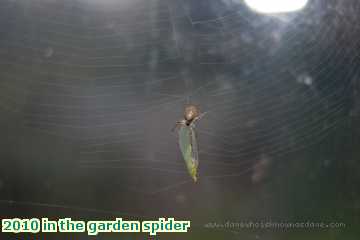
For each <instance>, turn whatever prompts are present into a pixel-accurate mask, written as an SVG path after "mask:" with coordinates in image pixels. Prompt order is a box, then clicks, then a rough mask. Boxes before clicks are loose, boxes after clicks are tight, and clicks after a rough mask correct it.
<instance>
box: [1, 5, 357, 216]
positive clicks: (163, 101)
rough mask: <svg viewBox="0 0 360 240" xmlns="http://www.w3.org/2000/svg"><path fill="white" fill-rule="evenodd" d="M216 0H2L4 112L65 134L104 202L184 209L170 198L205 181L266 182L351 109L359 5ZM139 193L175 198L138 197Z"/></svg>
mask: <svg viewBox="0 0 360 240" xmlns="http://www.w3.org/2000/svg"><path fill="white" fill-rule="evenodd" d="M206 2H208V1H206ZM214 2H216V4H215V3H214V4H213V5H212V4H210V5H209V6H208V7H207V8H208V9H210V10H209V11H205V10H204V11H203V10H199V9H204V8H206V4H205V2H204V1H196V3H194V1H185V0H184V1H180V0H179V1H160V0H159V1H156V0H152V1H143V0H138V1H121V2H120V3H113V2H109V6H111V7H105V6H104V5H101V4H96V2H86V1H40V0H37V1H31V3H29V2H28V1H4V2H2V3H1V4H0V9H1V10H0V11H1V14H0V16H1V23H0V24H2V27H1V30H0V31H1V39H0V44H1V48H0V54H1V56H2V57H1V60H0V64H1V69H2V70H1V73H0V75H1V83H0V86H1V94H0V105H1V111H2V113H1V114H2V115H4V116H5V115H6V116H9V117H8V119H5V120H3V121H6V120H9V119H13V118H16V119H17V120H18V121H16V122H15V123H14V124H16V126H17V127H18V128H21V129H23V131H24V132H26V133H27V134H36V135H37V136H41V139H43V140H44V139H46V140H44V141H50V142H51V141H55V142H58V141H66V146H67V148H66V149H67V151H68V152H67V154H64V156H61V157H63V158H69V160H64V163H61V162H55V160H53V161H52V162H54V164H55V166H56V167H59V169H60V170H59V171H60V172H61V173H65V174H66V173H67V172H69V174H70V175H71V179H73V180H74V179H75V180H78V181H79V182H78V183H76V184H75V185H76V187H74V189H77V190H73V191H80V192H82V191H81V186H82V185H85V186H86V187H85V188H86V189H87V190H84V191H92V189H91V186H93V185H96V184H97V185H98V186H99V185H100V186H103V188H104V190H102V191H100V190H98V191H100V193H101V194H102V197H103V199H102V200H101V202H102V203H105V204H110V206H111V207H110V209H112V208H115V206H116V207H117V208H121V209H124V210H127V209H130V210H132V211H134V212H136V211H140V213H134V215H137V214H140V215H141V214H142V212H145V213H146V214H148V215H157V214H159V215H161V213H162V212H166V213H167V214H169V213H170V214H173V213H174V212H173V211H172V210H171V204H170V203H166V199H167V198H170V199H173V201H174V199H175V201H178V202H184V201H186V200H187V199H191V197H189V195H191V194H195V193H196V192H197V191H199V190H197V189H198V188H202V189H205V190H201V191H202V192H203V191H209V190H208V189H209V188H210V187H209V186H213V185H215V186H217V188H218V189H221V188H222V187H225V188H228V185H229V183H232V185H234V184H233V183H234V182H235V183H239V184H241V182H244V181H245V182H252V183H253V184H256V183H257V182H259V181H260V182H261V181H262V179H263V178H264V177H265V175H266V173H267V172H268V171H269V169H270V167H274V166H276V165H277V164H287V163H288V162H289V161H290V160H291V158H289V157H288V156H293V155H291V154H296V152H298V151H302V150H303V149H306V148H311V147H312V146H317V144H319V143H320V142H322V141H323V140H324V139H326V138H327V137H328V136H329V135H331V134H332V133H333V132H334V131H335V130H336V129H337V128H338V127H341V126H343V125H344V123H346V121H347V120H348V119H349V117H350V113H351V101H352V90H353V85H354V81H355V80H354V79H355V77H356V76H357V74H358V68H357V67H356V64H357V59H358V55H357V52H356V51H355V50H356V49H358V47H359V46H358V42H357V41H355V40H354V41H349V39H354V38H355V36H356V34H357V31H358V29H357V27H356V24H355V23H356V18H354V19H352V18H350V17H346V18H345V17H344V16H343V15H344V14H345V13H344V12H346V11H352V10H353V9H358V3H357V2H356V4H355V3H354V4H353V5H349V7H344V5H342V4H341V3H336V2H335V1H334V2H332V1H327V2H326V3H325V1H313V2H312V3H311V5H310V6H308V7H307V8H306V10H305V11H303V12H300V13H294V14H289V15H281V16H262V15H257V14H255V13H253V12H251V11H250V10H249V9H247V8H246V6H245V5H244V4H242V3H241V2H240V3H239V2H231V1H224V2H222V1H214ZM320 8H321V9H324V10H323V11H320V12H319V11H318V9H320ZM199 11H200V12H201V14H200V13H199V14H197V13H198V12H199ZM330 14H333V15H331V16H335V18H331V19H330V18H329V17H328V16H329V15H330ZM351 16H353V15H351ZM329 66H331V67H329ZM349 66H350V68H349ZM189 102H190V103H194V104H196V105H198V106H199V107H200V108H201V110H202V111H206V112H208V114H207V115H206V116H205V117H204V118H203V119H201V121H200V122H199V123H198V124H197V127H196V131H197V136H198V141H199V148H200V152H199V156H200V166H199V171H200V174H199V180H200V182H199V184H195V185H194V184H193V183H192V180H191V178H190V177H189V176H188V173H187V171H186V168H185V164H184V162H183V160H182V158H181V154H180V151H179V148H178V143H177V138H176V134H171V132H170V130H171V128H172V126H173V125H174V123H175V122H176V121H177V120H179V119H180V118H181V117H182V111H183V107H184V105H185V104H186V103H189ZM59 139H64V140H59ZM48 145H49V146H51V144H48ZM55 148H56V147H55ZM53 157H54V159H57V160H56V161H62V160H60V158H61V157H60V158H58V157H57V156H53ZM48 165H49V163H48V164H47V165H46V166H48ZM64 168H66V169H69V170H68V171H67V170H66V169H64ZM70 169H71V170H70ZM56 176H57V177H60V176H58V175H56ZM69 177H70V176H69ZM49 179H51V178H50V177H49ZM49 181H52V180H49ZM98 188H99V187H97V189H98ZM100 188H101V187H100ZM116 192H118V193H116ZM97 193H98V192H97ZM113 198H114V199H115V200H114V199H113ZM142 198H146V201H147V202H149V204H150V203H156V202H157V201H159V200H160V204H164V208H165V210H164V211H160V210H158V208H155V210H154V211H151V210H149V209H146V210H144V209H142V208H141V207H139V208H140V209H141V210H140V209H139V208H137V209H135V210H134V209H133V207H131V205H132V204H134V199H136V201H138V204H139V205H141V200H140V199H142ZM120 199H121V201H122V202H121V205H120V207H119V206H117V205H118V204H116V203H115V202H116V201H120ZM63 200H64V202H69V203H71V204H74V202H72V201H70V200H68V199H65V198H64V199H63ZM83 201H84V199H81V201H79V202H80V203H79V204H78V205H81V204H82V202H83ZM15 202H16V201H15ZM19 202H20V201H19ZM25 202H26V201H25ZM89 202H90V203H89ZM89 202H87V203H85V204H84V205H87V204H88V205H91V201H89ZM188 202H189V201H188ZM32 203H33V204H36V202H35V201H33V202H32ZM158 204H159V203H158ZM187 204H190V203H187ZM39 205H41V204H39ZM51 206H52V205H51V204H49V207H51ZM54 206H55V205H54ZM56 206H63V205H56ZM64 206H66V205H64ZM175 212H177V211H175ZM146 214H145V215H146ZM177 214H179V213H177Z"/></svg>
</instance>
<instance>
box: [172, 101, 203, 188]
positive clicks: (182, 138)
mask: <svg viewBox="0 0 360 240" xmlns="http://www.w3.org/2000/svg"><path fill="white" fill-rule="evenodd" d="M204 115H205V113H202V114H200V112H199V110H198V108H197V107H196V106H194V105H188V106H186V107H185V111H184V119H181V120H180V121H177V122H176V125H175V127H174V128H177V129H178V135H179V146H180V150H181V153H182V155H183V158H184V160H185V164H186V167H187V170H188V172H189V174H190V176H191V177H192V179H193V180H194V182H196V181H197V169H198V166H199V153H198V145H197V141H196V133H195V122H196V121H197V120H199V119H200V118H202V117H203V116H204Z"/></svg>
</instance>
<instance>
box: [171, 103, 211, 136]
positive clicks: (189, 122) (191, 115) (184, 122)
mask: <svg viewBox="0 0 360 240" xmlns="http://www.w3.org/2000/svg"><path fill="white" fill-rule="evenodd" d="M205 114H206V112H204V113H201V114H200V111H199V109H198V108H197V107H196V106H195V105H191V104H190V105H187V106H186V107H185V110H184V118H183V119H181V120H179V121H177V122H176V123H175V126H174V128H173V130H174V129H176V128H177V127H181V126H189V127H195V122H196V121H198V120H200V119H201V118H202V117H203V116H204V115H205Z"/></svg>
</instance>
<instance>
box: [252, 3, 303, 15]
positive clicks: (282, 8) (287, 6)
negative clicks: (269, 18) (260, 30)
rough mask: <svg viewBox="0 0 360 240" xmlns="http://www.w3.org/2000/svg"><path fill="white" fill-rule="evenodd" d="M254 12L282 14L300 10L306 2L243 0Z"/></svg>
mask: <svg viewBox="0 0 360 240" xmlns="http://www.w3.org/2000/svg"><path fill="white" fill-rule="evenodd" d="M245 3H246V4H247V5H248V6H249V7H250V8H251V9H253V10H254V11H257V12H260V13H268V14H271V13H284V12H293V11H297V10H300V9H302V8H303V7H305V6H306V4H307V3H308V0H245Z"/></svg>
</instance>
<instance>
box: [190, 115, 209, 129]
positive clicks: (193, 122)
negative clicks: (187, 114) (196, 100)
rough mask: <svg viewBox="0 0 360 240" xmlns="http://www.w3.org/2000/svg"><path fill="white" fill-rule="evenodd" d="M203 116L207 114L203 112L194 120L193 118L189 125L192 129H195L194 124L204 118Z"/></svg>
mask: <svg viewBox="0 0 360 240" xmlns="http://www.w3.org/2000/svg"><path fill="white" fill-rule="evenodd" d="M205 114H207V112H203V113H201V114H200V115H199V116H197V117H196V118H194V120H193V121H192V122H191V125H192V126H193V127H195V122H196V121H198V120H200V119H201V118H202V117H204V116H205Z"/></svg>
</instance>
